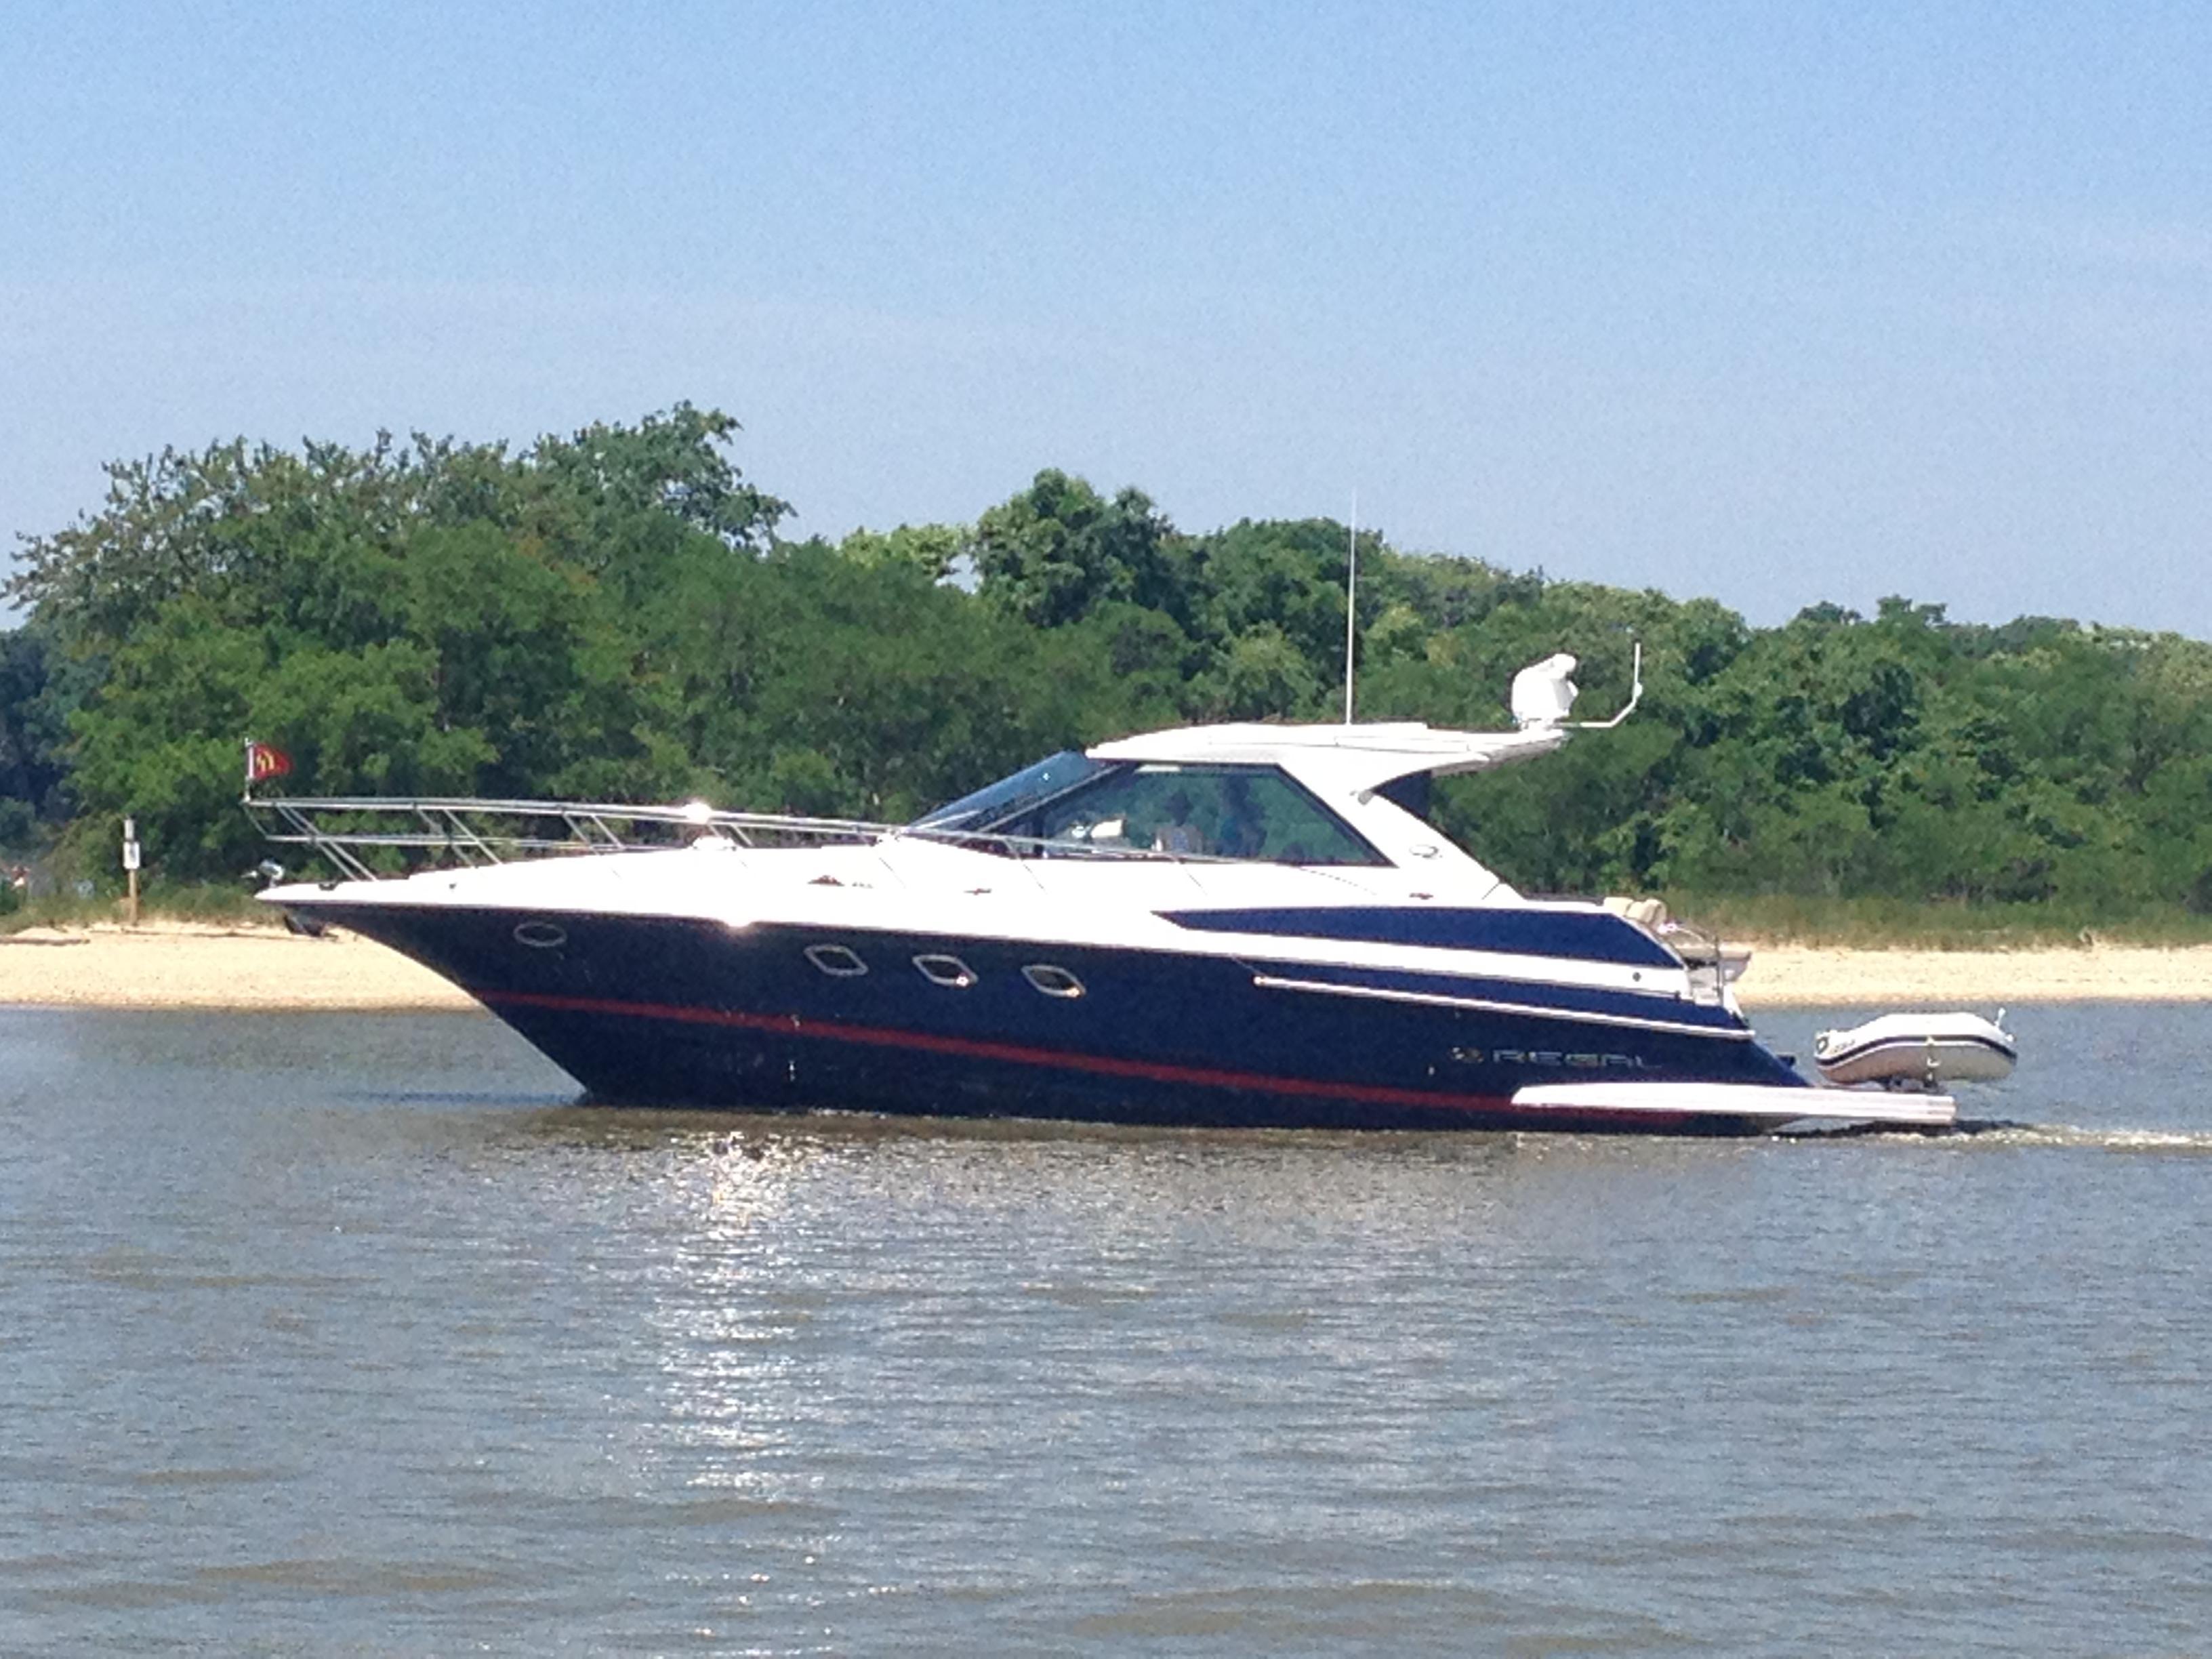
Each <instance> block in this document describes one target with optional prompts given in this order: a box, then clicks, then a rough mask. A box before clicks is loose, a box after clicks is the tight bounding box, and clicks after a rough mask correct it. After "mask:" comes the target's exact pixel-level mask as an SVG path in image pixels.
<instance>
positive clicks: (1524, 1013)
mask: <svg viewBox="0 0 2212 1659" xmlns="http://www.w3.org/2000/svg"><path fill="white" fill-rule="evenodd" d="M1252 983H1253V984H1255V985H1256V986H1258V987H1260V988H1261V990H1263V991H1311V992H1315V993H1316V994H1320V995H1322V996H1332V997H1367V998H1369V999H1370V1000H1374V1001H1376V1002H1416V1003H1419V1004H1421V1005H1422V1006H1425V1007H1430V1008H1465V1009H1468V1010H1470V1011H1471V1012H1476V1013H1484V1014H1517V1015H1520V1016H1521V1017H1522V1018H1536V1019H1565V1020H1571V1021H1573V1022H1575V1023H1576V1024H1589V1025H1624V1026H1626V1027H1628V1028H1629V1029H1631V1030H1638V1031H1666V1032H1668V1033H1670V1034H1672V1035H1674V1036H1701V1037H1720V1038H1723V1039H1725V1040H1726V1041H1728V1042H1749V1041H1751V1032H1750V1030H1749V1029H1748V1028H1747V1027H1744V1026H1738V1025H1692V1024H1689V1023H1688V1022H1686V1021H1684V1020H1675V1019H1645V1018H1642V1017H1641V1016H1639V1015H1635V1014H1605V1013H1596V1012H1589V1011H1588V1010H1584V1009H1581V1008H1561V1007H1557V1006H1551V1007H1547V1006H1545V1005H1543V1004H1542V1003H1535V1002H1494V1001H1492V1000H1489V999H1487V998H1484V997H1452V996H1443V995H1441V994H1438V993H1436V992H1433V991H1399V990H1393V989H1391V988H1389V987H1385V986H1380V985H1334V984H1330V983H1328V982H1327V981H1322V980H1310V979H1283V978H1280V977H1279V976H1277V975H1273V974H1255V975H1252Z"/></svg>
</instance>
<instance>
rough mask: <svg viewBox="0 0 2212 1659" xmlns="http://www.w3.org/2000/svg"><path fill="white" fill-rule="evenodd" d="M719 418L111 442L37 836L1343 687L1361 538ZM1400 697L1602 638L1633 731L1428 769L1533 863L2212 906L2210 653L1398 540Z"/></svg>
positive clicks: (1585, 877) (1, 702) (993, 756)
mask: <svg viewBox="0 0 2212 1659" xmlns="http://www.w3.org/2000/svg"><path fill="white" fill-rule="evenodd" d="M732 429H733V422H731V421H730V420H729V418H728V417H727V416H722V415H720V414H717V413H714V412H710V411H702V410H695V409H692V408H690V407H688V406H683V407H678V409H676V410H671V411H670V412H669V413H667V414H665V415H662V416H654V417H651V418H648V419H647V420H645V421H643V422H639V423H638V424H636V425H634V426H595V427H592V428H587V429H586V430H585V431H582V432H580V433H578V434H576V435H574V436H573V437H567V438H547V439H544V440H542V441H539V442H538V443H537V444H536V445H534V446H532V447H529V448H528V449H526V450H521V451H510V450H509V449H508V448H507V447H505V446H503V445H498V444H491V445H471V444H465V443H459V442H455V441H434V440H428V439H423V438H420V437H418V438H416V440H415V441H413V442H412V443H411V444H409V445H404V446H403V445H395V444H394V443H392V441H389V440H380V441H379V442H378V443H377V444H376V445H375V446H374V447H372V448H370V449H368V450H367V451H361V452H356V451H352V450H348V449H345V448H343V447H338V446H335V445H324V444H309V445H307V446H305V447H303V448H302V449H301V451H300V452H299V453H292V452H289V451H286V450H281V449H275V448H270V447H258V448H257V447H249V446H247V445H246V444H245V443H243V442H239V443H231V444H226V445H218V446H216V447H212V448H210V449H208V450H205V451H203V452H199V453H178V452H174V451H171V452H167V453H163V454H161V455H160V456H158V457H155V458H153V459H148V460H145V461H141V462H132V463H125V464H119V465H115V466H112V467H111V468H110V469H109V477H110V489H109V492H108V496H107V500H106V503H105V505H104V506H103V507H101V508H100V511H98V512H97V513H92V514H89V515H88V516H87V517H86V518H84V519H83V520H81V521H80V522H79V523H77V524H76V525H75V526H70V528H68V529H65V530H63V531H60V532H56V533H54V534H52V535H50V536H46V537H40V538H33V539H32V540H30V541H28V542H27V544H25V547H24V549H23V561H22V563H21V567H20V568H19V572H18V574H16V575H15V578H14V579H13V580H12V581H11V582H10V584H9V593H10V595H11V596H12V597H13V598H14V599H16V600H17V601H18V602H19V603H20V604H22V605H26V606H27V617H28V619H27V622H26V623H25V624H24V625H23V626H21V627H20V628H18V629H15V630H13V631H10V632H6V633H0V848H7V847H10V846H13V847H17V848H21V847H23V846H25V845H27V844H28V843H29V842H33V841H34V840H37V839H40V838H41V837H46V836H54V835H57V834H58V835H60V836H62V838H63V840H64V844H65V845H66V844H67V842H69V841H70V838H71V837H72V836H73V837H74V838H75V839H76V841H77V842H80V843H82V844H83V845H86V846H90V845H93V844H94V843H99V844H104V843H105V842H106V841H107V840H108V839H110V838H112V829H113V825H114V823H115V821H116V819H117V818H118V817H119V816H120V815H121V814H122V813H124V812H125V811H129V812H131V813H133V814H135V815H136V817H137V819H138V822H139V824H140V827H141V832H142V835H143V836H144V838H145V840H146V842H147V844H148V848H149V858H150V860H151V861H152V863H153V865H154V866H155V868H157V869H158V870H160V871H162V872H167V873H168V874H170V875H172V876H207V875H224V874H231V873H235V872H239V871H240V870H243V869H244V868H246V866H249V865H250V864H251V863H252V861H253V860H254V858H255V857H256V856H258V850H257V848H256V847H255V845H254V843H253V841H252V833H251V830H250V829H249V827H248V826H247V824H246V822H245V820H244V817H243V815H242V814H241V813H240V811H238V809H237V805H236V798H237V790H238V783H239V775H240V749H239V744H240V739H241V738H244V737H246V736H252V737H256V738H262V739H264V740H265V741H268V742H270V743H273V744H277V745H278V746H280V747H282V748H283V749H285V750H288V751H289V753H290V754H291V756H292V757H293V758H294V761H295V767H296V770H295V774H294V775H293V777H292V778H291V779H290V780H289V781H288V783H289V787H291V788H293V789H294V790H295V792H296V793H445V794H473V795H497V796H530V795H541V796H542V795H552V796H565V797H589V798H596V799H668V798H675V797H680V796H684V795H690V794H695V793H697V794H704V795H706V796H708V798H710V799H715V800H718V801H720V802H723V803H726V804H729V805H745V806H755V807H763V808H785V809H793V810H799V811H812V812H824V813H829V812H836V813H849V814H854V815H860V816H866V817H877V818H893V819H896V818H899V817H904V816H907V815H908V814H911V813H913V812H915V811H919V810H920V809H921V808H922V807H924V806H926V805H929V804H931V803H932V802H933V801H936V800H939V799H946V798H949V797H951V796H953V795H956V794H958V793H962V792H963V791H964V790H966V789H968V788H969V787H973V786H975V784H977V783H980V782H981V781H985V780H986V779H987V778H989V777H991V776H994V775H997V774H999V773H1001V772H1003V771H1006V770H1008V769H1012V767H1014V766H1016V765H1018V764H1020V763H1023V762H1024V761H1027V760H1029V759H1031V758H1033V757H1035V756H1036V755H1037V754H1040V753H1042V752H1044V751H1046V750H1050V749H1053V748H1055V747H1059V746H1062V745H1065V744H1077V743H1084V742H1089V741H1095V740H1097V739H1099V738H1104V737H1108V736H1112V735H1115V734H1119V733H1121V732H1128V731H1133V730H1139V729H1142V728H1145V727H1147V726H1159V725H1164V724H1173V723H1177V722H1181V721H1185V720H1216V719H1277V718H1280V719H1327V718H1330V717H1331V716H1332V714H1334V713H1335V712H1336V710H1337V708H1338V707H1339V703H1338V699H1339V698H1340V674H1341V666H1340V661H1341V653H1342V650H1343V639H1344V611H1343V605H1344V586H1343V582H1344V577H1343V572H1344V564H1345V541H1346V532H1345V530H1344V529H1343V527H1342V526H1339V525H1337V524H1334V523H1332V522H1329V521H1328V520H1304V521H1299V522H1292V523H1283V522H1264V523H1262V522H1253V521H1249V520H1247V521H1245V522H1242V523H1239V524H1237V525H1234V526H1230V527H1229V528H1226V529H1224V530H1219V531H1216V532H1211V533H1207V534H1187V533H1185V532H1181V531H1179V530H1177V529H1176V527H1175V526H1173V525H1172V524H1170V522H1169V521H1168V520H1166V518H1165V517H1164V515H1163V514H1162V513H1160V512H1159V511H1158V508H1157V507H1155V506H1154V505H1153V503H1152V501H1149V500H1148V499H1147V498H1146V496H1145V495H1143V494H1142V493H1141V492H1139V491H1138V490H1135V489H1123V490H1121V492H1120V493H1119V494H1117V495H1113V496H1110V497H1109V496H1104V495H1100V494H1099V493H1098V492H1097V490H1095V489H1092V488H1091V486H1090V485H1089V484H1088V483H1085V482H1084V481H1083V480H1081V479H1079V478H1075V477H1069V476H1067V475H1066V474H1064V473H1060V472H1056V471H1046V472H1042V473H1040V474H1038V475H1037V477H1036V479H1035V481H1034V482H1033V483H1031V484H1030V486H1029V488H1027V489H1024V490H1023V491H1021V492H1020V493H1019V494H1018V495H1014V496H1013V497H1012V499H1011V500H1009V501H1006V502H1004V503H1003V504H1001V505H1000V506H998V507H993V508H991V509H990V510H989V511H988V512H987V513H984V514H983V515H982V516H981V519H979V520H977V521H976V522H975V524H974V525H972V526H941V525H940V526H899V527H898V528H896V529H895V530H891V531H888V532H872V531H862V532H856V533H854V535H852V536H850V537H848V538H846V539H845V540H844V541H843V542H842V544H835V545H832V544H827V543H824V542H822V541H819V540H814V541H805V542H793V541H788V540H786V539H784V538H781V537H780V536H779V535H778V534H777V526H778V524H779V523H780V522H781V520H783V518H784V517H785V516H786V514H787V507H785V505H784V503H782V502H781V501H777V500H776V499H775V497H773V496H771V495H767V494H766V493H764V492H763V491H762V490H761V489H757V487H755V486H754V485H752V484H751V483H748V482H747V481H745V480H744V478H742V477H740V476H739V475H738V471H737V469H736V468H735V467H734V466H733V465H732V463H731V461H730V459H729V458H728V453H727V440H728V438H729V435H730V434H731V432H732ZM1361 568H1362V571H1363V580H1362V583H1361V587H1360V592H1359V607H1358V610H1359V614H1358V635H1359V642H1360V647H1359V648H1360V680H1359V691H1360V698H1361V706H1362V712H1363V713H1364V714H1365V715H1367V716H1369V717H1373V718H1385V717H1388V718H1408V719H1425V720H1431V721H1433V722H1437V723H1449V724H1457V725H1470V726H1496V725H1498V724H1499V723H1501V722H1502V721H1503V720H1504V718H1505V710H1504V705H1503V695H1504V690H1505V688H1506V685H1507V684H1508V682H1509V681H1510V678H1511V675H1512V673H1513V671H1514V670H1515V669H1516V668H1518V667H1520V666H1521V665H1523V664H1524V663H1527V662H1528V661H1531V660H1533V659H1535V658H1538V657H1541V656H1544V655H1547V654H1548V653H1551V652H1553V651H1555V650H1561V649H1565V650H1571V651H1573V652H1575V653H1577V654H1578V655H1580V656H1581V657H1582V658H1583V661H1584V672H1583V684H1584V685H1585V688H1586V696H1587V698H1588V702H1589V706H1591V707H1593V708H1596V709H1599V710H1604V709H1608V708H1611V707H1613V705H1615V704H1616V703H1617V702H1618V700H1619V699H1620V697H1621V696H1624V695H1625V694H1626V678H1627V665H1628V658H1629V647H1630V641H1631V640H1632V638H1633V639H1638V640H1641V641H1643V642H1644V649H1645V653H1646V663H1647V674H1646V678H1647V679H1648V681H1649V683H1650V690H1649V693H1648V696H1647V698H1646V702H1645V705H1644V711H1643V712H1642V713H1640V714H1638V716H1637V718H1636V719H1634V720H1632V721H1630V722H1629V723H1628V724H1627V725H1626V726H1622V727H1621V728H1620V729H1619V730H1618V731H1615V732H1611V733H1608V734H1607V735H1605V736H1602V737H1592V738H1583V739H1581V740H1579V741H1577V742H1576V743H1574V744H1571V745H1570V746H1569V747H1568V749H1567V750H1565V752H1564V753H1562V754H1560V755H1559V756H1557V757H1553V758H1551V759H1549V760H1547V761H1545V762H1542V763H1538V764H1536V765H1534V766H1530V767H1523V768H1518V769H1510V770H1509V771H1506V772H1504V773H1500V774H1498V775H1493V776H1489V777H1483V778H1476V779H1468V780H1461V781H1455V782H1452V783H1449V784H1448V785H1446V786H1444V787H1442V788H1441V789H1440V790H1439V792H1438V798H1437V807H1436V811H1437V816H1438V817H1439V820H1440V822H1441V823H1443V826H1444V827H1445V828H1446V829H1448V830H1449V831H1451V832H1452V833H1453V834H1455V836H1459V837H1460V838H1461V839H1462V841H1463V842H1466V843H1467V844H1468V845H1469V846H1470V847H1472V848H1474V850H1476V851H1477V853H1478V854H1480V856H1482V857H1484V858H1485V859H1486V860H1488V861H1490V862H1492V863H1493V864H1495V865H1496V866H1498V867H1499V868H1500V869H1501V870H1502V871H1503V872H1504V873H1506V874H1507V875H1508V876H1510V878H1513V879H1515V880H1516V881H1517V882H1519V883H1520V884H1522V885H1523V886H1524V887H1528V888H1530V889H1534V890H1601V889H1602V890H1623V889H1633V890H1674V891H1677V892H1681V891H1689V892H1696V893H1702V894H1759V893H1777V894H1808V895H1833V896H1887V897H1893V898H1905V899H1914V900H1920V899H1948V900H1962V901H1977V902H2030V903H2050V902H2056V903H2058V904H2061V905H2069V906H2075V907H2095V908H2098V909H2099V910H2100V911H2106V912H2112V913H2115V914H2139V913H2149V912H2157V911H2160V910H2164V911H2169V912H2170V911H2176V910H2191V911H2196V912H2198V913H2204V912H2212V811H2208V810H2207V808H2208V806H2212V647H2208V646H2206V645H2203V644H2201V643H2198V642H2196V641H2189V640H2185V639H2182V638H2179V637H2178V636H2175V635H2144V634H2139V633H2132V632H2120V631H2113V630H2102V629H2087V628H2083V627H2080V626H2077V625H2075V624H2074V623H2066V622H2058V621H2051V620H2047V619H2040V618H2023V619H2022V620H2021V621H2018V622H2015V623H2010V624H2008V625H2006V626H2003V627H1998V628H1990V627H1979V626H1966V625H1960V624H1957V623H1950V622H1948V621H1947V620H1946V619H1945V617H1944V616H1943V613H1942V608H1941V607H1939V606H1930V605H1912V604H1910V603H1908V602H1906V601H1905V600H1901V599H1898V600H1888V601H1885V602H1884V603H1883V605H1882V606H1881V612H1880V614H1879V615H1878V616H1875V617H1870V618H1869V617H1860V616H1857V615H1856V614H1854V613H1852V612H1850V611H1842V610H1839V609H1837V608H1836V607H1834V606H1832V605H1820V606H1815V607H1814V608H1813V609H1811V610H1808V611H1805V612H1803V613H1802V614H1801V615H1800V616H1798V617H1796V618H1795V619H1794V620H1792V621H1791V622H1790V623H1787V624H1785V625H1784V626H1782V627H1780V628H1775V629H1753V628H1750V627H1747V626H1746V624H1745V623H1744V622H1743V620H1742V619H1741V617H1737V616H1735V614H1734V613H1732V612H1730V611H1727V610H1725V609H1723V607H1721V606H1720V605H1717V604H1715V603H1714V602H1712V601H1711V600H1705V599H1695V600H1690V601H1687V602H1682V601H1677V600H1674V599H1668V598H1667V597H1666V596H1664V595H1662V594H1660V593H1657V592H1626V591H1622V590H1619V589H1613V588H1605V587H1598V586H1589V585H1584V584H1578V583H1568V582H1548V581H1546V580H1543V579H1542V578H1541V576H1535V575H1527V574H1512V573H1509V572H1506V571H1503V570H1499V569H1497V568H1492V567H1491V566H1488V565H1486V564H1483V563H1480V562H1474V561H1470V560H1461V559H1443V558H1430V557H1419V556H1409V555H1406V554H1401V553H1398V552H1395V551H1394V550H1391V549H1389V548H1388V547H1387V546H1385V545H1383V544H1382V543H1381V541H1380V540H1379V539H1378V538H1375V537H1374V536H1372V535H1371V534H1370V535H1365V536H1364V537H1363V539H1362V546H1361Z"/></svg>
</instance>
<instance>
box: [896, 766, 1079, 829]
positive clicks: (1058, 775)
mask: <svg viewBox="0 0 2212 1659" xmlns="http://www.w3.org/2000/svg"><path fill="white" fill-rule="evenodd" d="M1111 770H1112V768H1111V767H1109V766H1108V765H1107V764H1106V763H1104V762H1103V761H1095V760H1092V759H1091V757H1089V756H1088V755H1085V754H1081V753H1079V752H1078V751H1077V750H1073V749H1063V750H1060V753H1058V754H1057V755H1048V756H1047V757H1045V758H1044V759H1042V760H1041V761H1039V762H1037V763H1036V765H1034V766H1024V768H1023V769H1021V770H1020V771H1018V772H1017V773H1015V774H1014V775H1013V776H1012V777H1010V778H1000V780H999V781H997V782H996V783H991V784H986V785H984V787H982V788H981V789H978V790H977V791H976V792H975V793H974V794H972V795H963V796H961V797H960V799H958V800H956V801H949V802H947V803H946V804H945V805H943V806H940V807H939V808H938V809H937V810H936V811H933V812H930V813H927V814H925V815H924V816H922V817H919V818H916V819H915V824H914V827H915V829H967V828H970V827H974V828H976V829H982V828H985V827H990V828H1003V827H1005V825H1004V820H1005V819H1006V818H1007V817H1010V816H1012V815H1013V814H1015V813H1018V812H1019V811H1022V810H1023V809H1024V807H1029V806H1034V805H1036V804H1037V803H1038V802H1040V801H1044V800H1049V799H1051V798H1052V797H1053V796H1054V795H1057V794H1060V793H1062V792H1063V791H1065V790H1068V789H1073V787H1075V786H1076V785H1077V784H1079V783H1081V782H1082V781H1084V780H1085V779H1086V778H1092V777H1096V776H1097V775H1098V774H1100V773H1101V772H1108V771H1111Z"/></svg>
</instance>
